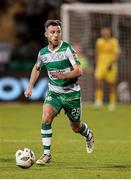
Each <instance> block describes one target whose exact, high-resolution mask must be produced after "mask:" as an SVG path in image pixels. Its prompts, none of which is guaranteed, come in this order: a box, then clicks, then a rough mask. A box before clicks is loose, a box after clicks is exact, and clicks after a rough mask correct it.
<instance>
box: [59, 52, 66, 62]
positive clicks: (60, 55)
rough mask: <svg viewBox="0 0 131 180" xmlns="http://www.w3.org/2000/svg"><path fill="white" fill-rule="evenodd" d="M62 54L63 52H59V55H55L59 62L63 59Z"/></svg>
mask: <svg viewBox="0 0 131 180" xmlns="http://www.w3.org/2000/svg"><path fill="white" fill-rule="evenodd" d="M64 57H65V56H64V53H63V52H61V53H58V55H57V58H58V59H59V60H62V59H64Z"/></svg>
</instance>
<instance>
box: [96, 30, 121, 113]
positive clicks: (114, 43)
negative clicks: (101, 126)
mask: <svg viewBox="0 0 131 180" xmlns="http://www.w3.org/2000/svg"><path fill="white" fill-rule="evenodd" d="M119 55H120V47H119V42H118V39H116V38H115V37H113V36H112V31H111V28H110V27H102V28H101V37H100V38H98V39H97V41H96V69H95V88H96V89H95V107H96V108H100V107H101V106H102V104H103V91H104V88H103V81H106V82H107V83H108V84H109V106H108V108H109V110H111V111H113V110H114V108H115V104H116V87H115V85H116V81H117V60H118V58H119Z"/></svg>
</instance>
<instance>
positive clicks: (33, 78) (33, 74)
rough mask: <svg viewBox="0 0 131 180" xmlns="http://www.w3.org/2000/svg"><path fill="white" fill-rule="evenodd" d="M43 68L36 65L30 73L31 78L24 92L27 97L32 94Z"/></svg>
mask: <svg viewBox="0 0 131 180" xmlns="http://www.w3.org/2000/svg"><path fill="white" fill-rule="evenodd" d="M40 71H41V68H40V67H37V66H34V67H33V69H32V72H31V75H30V80H29V84H28V87H27V89H26V91H25V92H24V95H25V97H30V96H31V95H32V88H33V86H34V84H35V82H36V81H37V79H38V77H39V75H40Z"/></svg>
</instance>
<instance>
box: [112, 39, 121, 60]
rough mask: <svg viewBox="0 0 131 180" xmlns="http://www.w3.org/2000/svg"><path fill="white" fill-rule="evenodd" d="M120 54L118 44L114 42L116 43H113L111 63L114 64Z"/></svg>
mask: <svg viewBox="0 0 131 180" xmlns="http://www.w3.org/2000/svg"><path fill="white" fill-rule="evenodd" d="M120 53H121V50H120V47H119V43H118V41H117V40H116V42H115V43H114V55H113V58H112V62H115V61H117V60H118V59H119V56H120Z"/></svg>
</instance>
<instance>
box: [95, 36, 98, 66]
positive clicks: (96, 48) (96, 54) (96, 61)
mask: <svg viewBox="0 0 131 180" xmlns="http://www.w3.org/2000/svg"><path fill="white" fill-rule="evenodd" d="M98 52H99V39H98V40H97V41H96V46H95V64H98Z"/></svg>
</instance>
